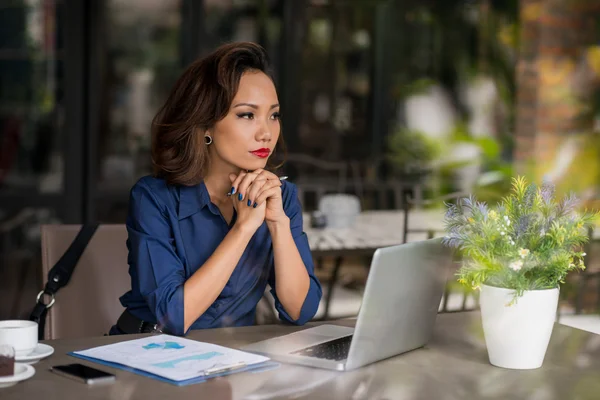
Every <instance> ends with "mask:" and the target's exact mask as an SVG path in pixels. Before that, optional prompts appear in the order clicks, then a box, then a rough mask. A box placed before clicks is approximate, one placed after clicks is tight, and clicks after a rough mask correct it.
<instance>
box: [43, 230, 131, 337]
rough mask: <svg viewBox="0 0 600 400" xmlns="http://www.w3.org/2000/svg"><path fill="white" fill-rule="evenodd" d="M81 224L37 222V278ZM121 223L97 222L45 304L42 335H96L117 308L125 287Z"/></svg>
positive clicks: (128, 281)
mask: <svg viewBox="0 0 600 400" xmlns="http://www.w3.org/2000/svg"><path fill="white" fill-rule="evenodd" d="M80 229H81V225H42V227H41V231H42V238H41V244H42V281H43V285H46V281H47V280H48V271H49V270H50V269H52V267H53V266H54V265H55V264H56V263H57V261H58V260H59V259H60V258H61V257H62V255H63V254H64V253H65V251H66V250H67V249H68V248H69V246H70V245H71V243H72V242H73V240H74V239H75V237H76V236H77V233H78V232H79V230H80ZM126 240H127V229H126V228H125V225H100V226H99V227H98V229H97V230H96V233H95V234H94V236H93V237H92V239H91V240H90V242H89V244H88V246H87V247H86V249H85V251H84V252H83V254H82V256H81V258H80V259H79V262H78V264H77V266H76V267H75V270H74V272H73V275H72V276H71V280H70V281H69V283H68V284H67V285H66V286H65V287H63V288H62V289H60V290H59V291H58V292H57V293H56V302H55V303H54V305H53V306H52V307H51V308H50V309H49V310H48V315H47V317H46V326H45V332H44V339H46V340H49V339H62V338H77V337H86V336H102V335H104V334H106V333H108V331H109V330H110V328H111V326H112V325H114V324H115V323H116V322H117V319H118V318H119V316H120V315H121V313H122V312H123V307H122V306H121V303H120V302H119V297H120V296H122V295H123V294H124V293H125V292H127V291H128V290H130V289H131V279H130V276H129V270H128V268H129V267H128V264H127V246H126Z"/></svg>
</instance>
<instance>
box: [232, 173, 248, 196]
mask: <svg viewBox="0 0 600 400" xmlns="http://www.w3.org/2000/svg"><path fill="white" fill-rule="evenodd" d="M244 176H246V171H241V172H240V173H239V174H238V176H237V178H235V180H234V181H233V183H232V184H231V191H230V192H229V195H232V194H236V193H237V192H238V191H239V186H240V183H241V182H242V179H244Z"/></svg>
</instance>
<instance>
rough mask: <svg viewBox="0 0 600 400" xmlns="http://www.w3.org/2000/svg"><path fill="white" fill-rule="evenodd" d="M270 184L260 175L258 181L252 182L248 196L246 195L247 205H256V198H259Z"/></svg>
mask: <svg viewBox="0 0 600 400" xmlns="http://www.w3.org/2000/svg"><path fill="white" fill-rule="evenodd" d="M268 184H269V181H268V180H267V179H265V178H263V177H261V176H260V175H259V176H257V177H256V179H254V181H252V184H251V185H250V187H249V188H248V190H247V192H248V193H247V194H246V199H247V205H248V206H251V205H253V204H256V203H255V200H256V198H257V197H258V195H259V194H260V193H261V192H262V191H263V188H264V187H265V186H267V185H268Z"/></svg>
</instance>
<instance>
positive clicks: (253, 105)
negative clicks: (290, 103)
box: [233, 103, 279, 110]
mask: <svg viewBox="0 0 600 400" xmlns="http://www.w3.org/2000/svg"><path fill="white" fill-rule="evenodd" d="M242 106H246V107H251V108H254V109H255V110H256V109H258V106H257V105H256V104H252V103H238V104H236V105H234V106H233V108H236V107H242ZM275 107H279V104H273V105H271V107H269V109H270V110H272V109H274V108H275Z"/></svg>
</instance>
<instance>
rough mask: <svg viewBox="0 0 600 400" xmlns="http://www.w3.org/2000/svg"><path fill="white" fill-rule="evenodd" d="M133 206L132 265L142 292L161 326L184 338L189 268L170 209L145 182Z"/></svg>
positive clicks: (137, 187)
mask: <svg viewBox="0 0 600 400" xmlns="http://www.w3.org/2000/svg"><path fill="white" fill-rule="evenodd" d="M129 204H130V205H129V216H128V218H127V231H128V234H129V262H130V264H131V267H132V268H135V270H136V272H137V279H138V282H137V283H138V284H139V289H140V293H141V295H142V296H143V297H144V299H145V300H146V302H147V304H148V307H149V308H150V310H151V311H152V312H153V313H154V315H155V317H156V320H157V322H158V323H159V324H160V325H162V326H164V327H166V328H167V329H168V330H169V332H170V333H172V334H175V335H183V334H185V332H184V322H183V318H184V317H183V285H184V283H185V269H184V265H183V263H182V261H181V259H180V258H179V256H178V255H177V253H176V251H175V246H174V239H173V234H172V224H171V223H170V222H169V217H168V215H167V211H166V208H165V206H164V205H161V203H160V202H159V201H158V200H157V197H156V196H155V194H154V193H153V192H152V190H151V189H150V187H149V186H147V185H146V184H144V183H143V182H138V184H137V185H135V186H134V187H133V189H132V190H131V195H130V203H129Z"/></svg>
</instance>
